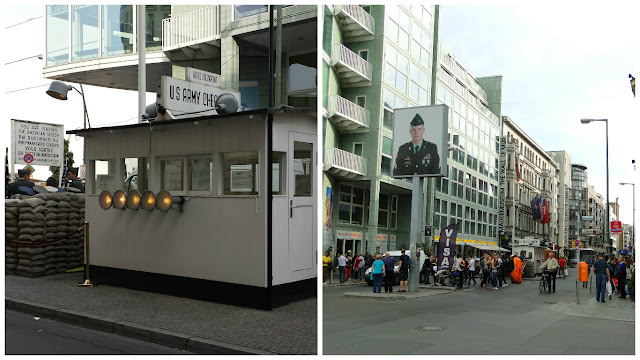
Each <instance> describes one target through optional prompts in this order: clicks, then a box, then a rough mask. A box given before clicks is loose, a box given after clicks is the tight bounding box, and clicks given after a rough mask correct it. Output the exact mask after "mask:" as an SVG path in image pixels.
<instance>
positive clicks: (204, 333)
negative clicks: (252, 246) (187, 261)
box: [5, 273, 318, 354]
mask: <svg viewBox="0 0 640 360" xmlns="http://www.w3.org/2000/svg"><path fill="white" fill-rule="evenodd" d="M82 280H83V275H82V273H72V274H57V275H51V276H45V277H40V278H26V277H20V276H13V275H6V276H5V306H6V309H9V310H15V311H20V312H23V313H27V314H31V315H34V316H39V317H44V318H49V319H51V320H55V321H59V322H65V323H69V324H75V325H79V326H82V327H85V328H90V329H95V330H100V331H106V332H110V333H115V334H118V335H122V336H126V337H131V338H136V339H140V340H144V341H148V342H153V343H156V344H161V345H165V346H171V347H174V348H178V349H184V350H187V351H190V352H194V353H199V354H317V337H318V336H317V299H316V298H313V299H306V300H302V301H298V302H294V303H292V304H289V305H287V306H283V307H280V308H276V309H274V310H273V311H264V310H257V309H251V308H243V307H236V306H232V305H224V304H219V303H213V302H207V301H201V300H194V299H188V298H180V297H175V296H169V295H163V294H156V293H149V292H143V291H137V290H130V289H125V288H117V287H111V286H107V285H100V286H96V287H93V288H86V287H78V286H76V284H77V283H79V282H82Z"/></svg>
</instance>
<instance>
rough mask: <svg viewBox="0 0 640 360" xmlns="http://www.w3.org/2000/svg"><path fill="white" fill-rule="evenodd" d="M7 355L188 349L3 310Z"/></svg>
mask: <svg viewBox="0 0 640 360" xmlns="http://www.w3.org/2000/svg"><path fill="white" fill-rule="evenodd" d="M5 354H6V355H126V354H130V355H168V354H174V355H186V354H189V353H188V352H185V351H182V350H176V349H173V348H169V347H165V346H161V345H156V344H151V343H146V342H144V341H139V340H135V339H130V338H126V337H121V336H118V335H114V334H109V333H104V332H100V331H95V330H90V329H84V328H81V327H78V326H73V325H67V324H64V323H59V322H55V321H52V320H48V319H44V318H37V319H36V318H35V317H34V316H31V315H27V314H23V313H19V312H15V311H11V310H6V311H5Z"/></svg>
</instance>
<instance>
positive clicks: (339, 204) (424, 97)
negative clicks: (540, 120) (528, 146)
mask: <svg viewBox="0 0 640 360" xmlns="http://www.w3.org/2000/svg"><path fill="white" fill-rule="evenodd" d="M438 17H439V7H438V6H423V5H419V4H414V5H406V6H403V5H401V6H396V5H389V6H358V5H349V6H342V5H341V6H337V5H336V6H324V7H323V50H322V66H323V79H322V82H323V84H322V86H323V90H324V91H323V94H325V95H324V96H323V99H322V109H323V140H324V146H325V148H324V150H325V158H324V170H325V172H324V179H323V184H322V193H323V196H324V197H325V206H326V207H325V217H324V231H323V238H324V240H323V249H324V250H331V251H332V253H334V254H335V253H338V252H346V251H348V250H352V251H353V252H356V253H364V252H367V251H368V252H372V253H374V252H384V251H385V250H393V249H399V248H402V247H408V245H409V232H410V231H409V230H410V229H409V227H410V215H411V214H410V207H411V189H412V185H411V182H410V181H409V180H401V179H395V178H393V177H391V176H390V175H391V169H392V164H391V158H392V153H391V149H392V142H393V131H392V128H393V118H394V116H393V114H394V109H396V108H405V107H416V106H426V105H436V104H446V105H447V106H449V108H450V109H451V110H450V118H449V125H448V126H449V143H450V146H451V148H452V149H451V151H450V152H449V159H450V161H449V163H450V166H449V169H448V172H447V174H449V176H448V177H443V178H435V179H429V180H427V181H425V189H424V190H425V191H424V193H425V198H426V199H425V200H426V201H425V204H426V205H425V211H424V216H423V222H424V224H426V225H428V226H431V227H432V235H438V233H439V231H440V229H442V228H444V227H446V226H447V225H449V224H450V223H458V224H460V227H459V236H458V243H459V247H458V250H461V249H462V246H463V244H465V242H466V243H467V244H475V243H476V241H481V242H484V244H487V243H488V242H492V243H493V245H494V246H496V245H497V244H496V240H495V239H496V237H497V229H496V225H497V213H498V209H497V157H498V152H497V151H498V148H497V137H498V136H499V134H500V117H499V111H500V97H501V77H492V78H475V77H474V76H473V75H472V74H471V73H470V72H469V71H468V70H467V69H466V68H465V67H464V66H463V65H462V64H461V63H460V62H459V61H458V60H456V59H455V57H454V56H453V55H451V53H450V51H447V50H446V46H443V45H442V44H440V43H439V42H438V38H437V32H438V27H439V20H438ZM437 238H438V237H437V236H428V237H425V238H424V240H423V243H424V244H425V245H426V246H428V247H430V246H432V245H433V244H432V243H430V241H433V240H434V239H435V240H437ZM496 247H497V246H496Z"/></svg>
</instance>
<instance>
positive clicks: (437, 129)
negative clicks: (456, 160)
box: [392, 105, 449, 178]
mask: <svg viewBox="0 0 640 360" xmlns="http://www.w3.org/2000/svg"><path fill="white" fill-rule="evenodd" d="M448 119H449V107H448V106H447V105H433V106H420V107H412V108H403V109H395V111H394V122H393V146H392V150H393V152H392V153H393V158H392V164H393V171H392V175H393V177H397V178H404V177H413V176H423V177H435V176H446V175H447V174H446V171H447V158H448V150H447V148H448V146H447V140H448V127H447V124H448Z"/></svg>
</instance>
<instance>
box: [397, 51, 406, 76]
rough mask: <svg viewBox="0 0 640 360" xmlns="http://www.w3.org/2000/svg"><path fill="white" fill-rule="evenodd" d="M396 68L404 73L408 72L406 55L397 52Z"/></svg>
mask: <svg viewBox="0 0 640 360" xmlns="http://www.w3.org/2000/svg"><path fill="white" fill-rule="evenodd" d="M397 66H398V70H400V71H401V72H402V73H404V74H408V73H409V59H407V57H406V56H404V55H402V54H400V53H398V63H397Z"/></svg>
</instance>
